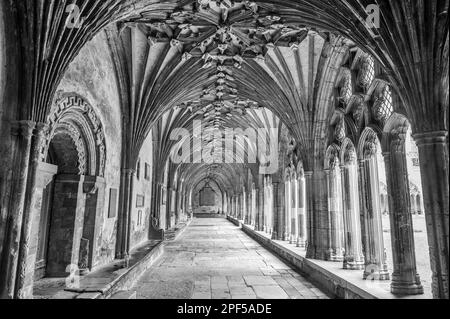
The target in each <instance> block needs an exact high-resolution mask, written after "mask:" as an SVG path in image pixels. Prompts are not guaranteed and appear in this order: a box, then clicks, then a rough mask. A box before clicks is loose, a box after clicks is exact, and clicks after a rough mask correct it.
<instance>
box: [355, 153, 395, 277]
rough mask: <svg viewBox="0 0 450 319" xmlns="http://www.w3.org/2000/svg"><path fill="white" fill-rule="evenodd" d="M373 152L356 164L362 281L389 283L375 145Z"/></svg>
mask: <svg viewBox="0 0 450 319" xmlns="http://www.w3.org/2000/svg"><path fill="white" fill-rule="evenodd" d="M374 147H375V148H374V149H373V152H372V153H370V154H365V157H366V159H365V160H361V161H360V162H359V176H360V193H361V194H360V198H361V212H362V224H363V226H364V227H363V231H364V235H363V236H362V238H363V243H364V260H365V268H364V274H363V278H364V279H372V280H389V279H390V276H389V271H388V266H387V262H386V251H385V249H384V240H383V224H382V219H381V218H382V214H381V203H380V189H379V188H380V186H379V180H380V179H379V176H378V163H377V160H376V153H375V152H376V145H375V146H374Z"/></svg>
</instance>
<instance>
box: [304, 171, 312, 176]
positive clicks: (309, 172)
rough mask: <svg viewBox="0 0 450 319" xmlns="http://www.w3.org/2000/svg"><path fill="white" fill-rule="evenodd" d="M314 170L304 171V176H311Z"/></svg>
mask: <svg viewBox="0 0 450 319" xmlns="http://www.w3.org/2000/svg"><path fill="white" fill-rule="evenodd" d="M313 174H314V172H313V171H305V176H306V177H311V176H313Z"/></svg>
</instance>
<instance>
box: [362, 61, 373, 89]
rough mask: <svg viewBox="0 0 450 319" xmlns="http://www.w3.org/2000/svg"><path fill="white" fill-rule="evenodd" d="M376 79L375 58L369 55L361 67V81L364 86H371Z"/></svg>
mask: <svg viewBox="0 0 450 319" xmlns="http://www.w3.org/2000/svg"><path fill="white" fill-rule="evenodd" d="M374 79H375V60H374V59H373V58H372V57H370V56H369V57H367V58H366V59H365V60H364V62H363V65H362V67H361V74H360V82H361V85H363V86H369V85H370V84H371V83H372V82H373V80H374Z"/></svg>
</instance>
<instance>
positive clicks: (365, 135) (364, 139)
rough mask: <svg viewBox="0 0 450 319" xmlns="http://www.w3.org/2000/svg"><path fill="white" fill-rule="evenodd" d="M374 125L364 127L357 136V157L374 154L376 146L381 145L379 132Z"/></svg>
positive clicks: (362, 157) (364, 157)
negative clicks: (359, 135)
mask: <svg viewBox="0 0 450 319" xmlns="http://www.w3.org/2000/svg"><path fill="white" fill-rule="evenodd" d="M377 131H378V130H377V129H376V128H374V127H366V128H365V129H364V131H363V132H362V134H361V137H360V138H359V143H358V149H357V154H358V158H359V159H367V158H369V157H371V156H375V154H376V151H377V149H376V147H377V146H381V139H380V138H379V137H380V135H381V134H380V132H377Z"/></svg>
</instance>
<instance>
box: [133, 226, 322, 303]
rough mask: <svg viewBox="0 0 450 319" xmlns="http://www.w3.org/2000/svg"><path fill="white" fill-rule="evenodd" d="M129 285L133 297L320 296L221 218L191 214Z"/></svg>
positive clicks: (304, 281) (232, 297)
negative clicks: (155, 259) (176, 235)
mask: <svg viewBox="0 0 450 319" xmlns="http://www.w3.org/2000/svg"><path fill="white" fill-rule="evenodd" d="M285 277H289V278H285ZM288 279H289V280H288ZM132 290H133V291H136V293H137V299H173V298H177V299H302V298H311V299H318V298H326V296H325V294H324V293H322V292H321V291H320V290H319V289H317V288H316V287H315V286H314V285H312V284H311V283H309V282H308V281H307V280H306V279H304V278H303V277H301V276H300V275H299V274H298V273H296V272H295V270H293V269H292V268H291V267H290V266H288V265H287V264H285V263H284V262H283V261H282V260H280V259H279V258H278V257H276V256H275V255H273V254H272V253H271V252H270V251H268V250H266V249H265V248H264V247H262V246H261V245H259V244H258V243H257V242H256V241H254V240H253V239H251V238H250V237H248V236H247V235H246V234H244V233H243V232H242V231H241V230H240V229H239V228H238V227H236V226H235V225H233V224H232V223H230V222H229V221H228V220H226V219H224V218H197V219H194V220H193V221H192V223H191V224H190V225H189V226H188V227H187V228H186V230H185V231H184V232H183V234H181V235H180V237H179V238H178V239H177V240H175V241H171V242H168V243H166V247H165V253H164V255H163V258H161V259H160V261H159V262H157V263H156V264H155V265H153V266H152V267H151V269H149V270H148V271H147V272H146V273H145V274H144V275H143V276H142V277H141V278H140V279H139V280H138V282H137V283H136V285H135V286H134V287H133V288H132Z"/></svg>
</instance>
